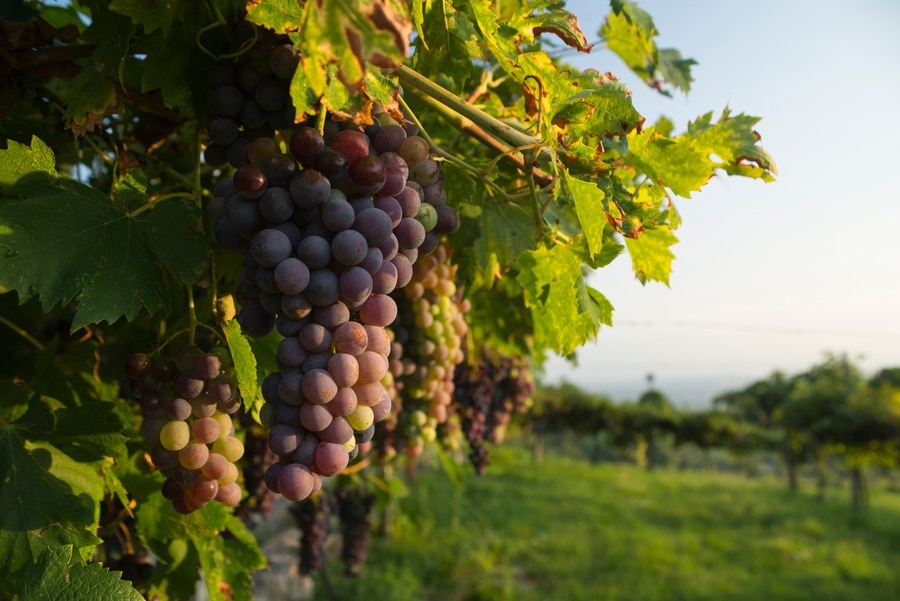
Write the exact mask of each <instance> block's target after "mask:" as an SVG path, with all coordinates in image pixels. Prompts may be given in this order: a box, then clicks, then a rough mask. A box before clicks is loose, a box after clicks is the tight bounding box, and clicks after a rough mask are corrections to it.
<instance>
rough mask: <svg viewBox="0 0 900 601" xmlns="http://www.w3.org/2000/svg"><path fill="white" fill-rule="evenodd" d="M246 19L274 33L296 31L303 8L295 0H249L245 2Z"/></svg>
mask: <svg viewBox="0 0 900 601" xmlns="http://www.w3.org/2000/svg"><path fill="white" fill-rule="evenodd" d="M247 7H248V8H247V20H248V21H250V22H251V23H257V24H259V25H264V26H266V27H268V28H269V29H272V30H274V31H275V32H276V33H290V32H293V31H297V28H298V26H299V24H300V21H301V19H302V18H303V9H302V8H301V7H300V3H299V2H297V1H296V0H265V2H262V1H260V0H249V1H248V2H247Z"/></svg>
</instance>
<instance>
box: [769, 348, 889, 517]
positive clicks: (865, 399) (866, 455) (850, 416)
mask: <svg viewBox="0 0 900 601" xmlns="http://www.w3.org/2000/svg"><path fill="white" fill-rule="evenodd" d="M884 373H885V372H884V371H882V372H880V373H879V374H876V375H875V376H873V377H872V378H871V379H870V380H868V381H867V380H866V379H865V378H864V377H863V376H862V374H861V372H860V370H859V368H858V367H857V366H855V365H854V364H853V363H852V362H850V361H849V360H848V359H847V358H846V357H844V356H836V355H829V356H828V357H827V358H826V359H825V361H823V362H822V363H820V364H817V365H815V366H813V367H812V368H810V369H809V370H808V371H806V372H804V373H802V374H799V375H798V376H797V377H796V378H795V379H796V385H795V387H794V389H793V392H792V393H791V397H790V399H789V401H788V402H787V403H786V404H785V406H784V415H783V417H782V419H783V422H784V423H785V425H786V427H788V428H790V429H792V430H794V431H795V432H798V433H800V434H802V435H803V436H804V437H805V438H806V439H807V440H808V441H809V442H810V445H811V447H812V450H813V454H814V456H815V457H816V462H817V466H818V468H819V494H820V495H822V494H823V493H824V486H825V475H824V461H825V458H826V457H827V456H828V455H829V454H832V453H836V454H837V453H839V454H841V455H843V458H844V461H845V463H846V464H847V466H848V467H849V469H850V477H851V501H852V506H853V508H854V509H856V510H862V509H865V507H866V506H867V505H868V486H867V483H866V474H865V469H866V466H867V465H871V464H873V463H876V462H877V463H887V464H889V465H890V464H892V463H893V462H894V461H895V460H896V452H895V446H896V442H897V434H898V430H897V418H898V413H897V397H896V389H895V388H894V387H893V386H892V385H891V384H890V383H889V381H888V380H886V379H885V378H884V377H883V374H884Z"/></svg>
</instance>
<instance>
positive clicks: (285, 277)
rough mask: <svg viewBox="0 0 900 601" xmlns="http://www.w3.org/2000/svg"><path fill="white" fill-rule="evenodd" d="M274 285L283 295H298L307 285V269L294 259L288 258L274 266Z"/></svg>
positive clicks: (303, 264) (301, 262)
mask: <svg viewBox="0 0 900 601" xmlns="http://www.w3.org/2000/svg"><path fill="white" fill-rule="evenodd" d="M274 279H275V284H276V285H277V286H278V289H279V290H280V291H281V292H283V293H284V294H300V293H301V292H303V291H304V290H305V289H306V286H307V285H308V284H309V268H308V267H307V266H306V264H305V263H304V262H303V261H301V260H300V259H297V258H295V257H288V258H286V259H284V260H283V261H281V262H280V263H279V264H278V265H276V266H275V272H274Z"/></svg>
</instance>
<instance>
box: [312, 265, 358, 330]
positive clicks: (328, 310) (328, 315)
mask: <svg viewBox="0 0 900 601" xmlns="http://www.w3.org/2000/svg"><path fill="white" fill-rule="evenodd" d="M338 284H339V285H340V278H338ZM312 319H313V321H314V322H316V323H317V324H319V325H322V326H324V327H325V328H327V329H328V331H330V332H334V330H336V329H337V328H338V327H339V326H341V325H343V324H345V323H347V321H349V320H350V309H348V308H347V305H346V304H344V303H343V302H341V301H337V302H335V303H332V304H330V305H326V306H324V307H315V308H314V309H313V312H312Z"/></svg>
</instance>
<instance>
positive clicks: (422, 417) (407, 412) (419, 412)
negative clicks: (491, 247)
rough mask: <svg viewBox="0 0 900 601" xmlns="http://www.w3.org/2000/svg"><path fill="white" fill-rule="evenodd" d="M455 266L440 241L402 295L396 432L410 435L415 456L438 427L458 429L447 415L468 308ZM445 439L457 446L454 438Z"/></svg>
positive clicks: (394, 371) (394, 360) (396, 348)
mask: <svg viewBox="0 0 900 601" xmlns="http://www.w3.org/2000/svg"><path fill="white" fill-rule="evenodd" d="M456 271H457V266H456V265H454V264H452V263H451V262H450V249H449V247H448V246H447V245H446V244H441V245H439V246H438V248H437V249H436V251H435V252H434V253H432V254H431V255H428V256H427V257H424V258H423V259H422V260H420V261H419V262H418V263H416V265H415V267H414V268H413V277H412V280H411V281H410V283H409V285H408V286H406V288H404V290H403V294H402V295H398V305H399V306H400V308H401V310H400V316H399V317H398V320H397V323H396V324H395V325H394V327H393V330H394V332H395V338H396V340H395V343H394V345H393V346H392V354H391V355H390V356H389V361H390V367H391V375H392V376H393V377H394V378H395V379H396V380H397V385H398V388H399V389H400V391H401V394H400V397H401V398H402V403H403V412H402V413H401V414H400V416H399V418H398V419H399V420H402V423H399V424H396V428H397V429H398V430H399V431H397V432H396V433H395V435H397V436H399V437H400V438H401V439H402V440H405V443H406V444H405V446H406V452H407V454H409V455H410V456H413V457H414V456H417V455H418V454H420V453H421V452H422V450H423V447H424V444H425V443H428V442H431V441H433V440H435V439H436V438H437V435H438V434H437V428H438V427H439V426H441V425H444V435H445V436H444V437H443V438H444V439H448V438H449V437H450V436H449V434H450V433H452V431H453V424H451V423H449V422H448V420H449V418H450V417H451V416H452V413H453V411H452V407H451V402H452V400H453V390H454V381H453V379H454V371H455V368H456V366H457V365H458V364H459V363H460V362H461V361H462V360H463V357H464V355H463V350H462V344H463V340H464V337H465V334H466V332H467V331H468V326H467V325H466V321H465V314H466V312H467V311H468V309H469V303H468V301H464V300H462V299H461V294H460V292H459V291H457V289H456V284H455V278H456ZM448 430H449V432H448ZM457 431H458V430H457ZM443 442H446V443H448V444H451V445H452V441H450V440H443Z"/></svg>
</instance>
